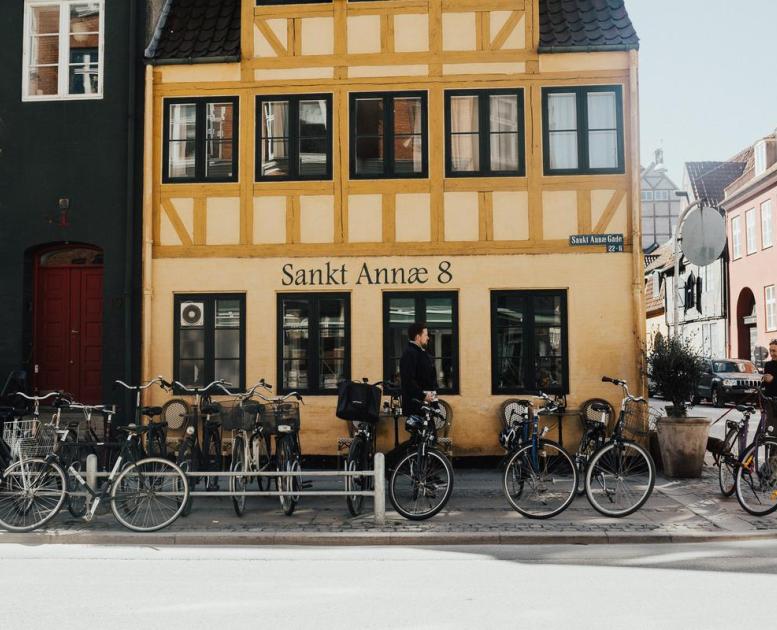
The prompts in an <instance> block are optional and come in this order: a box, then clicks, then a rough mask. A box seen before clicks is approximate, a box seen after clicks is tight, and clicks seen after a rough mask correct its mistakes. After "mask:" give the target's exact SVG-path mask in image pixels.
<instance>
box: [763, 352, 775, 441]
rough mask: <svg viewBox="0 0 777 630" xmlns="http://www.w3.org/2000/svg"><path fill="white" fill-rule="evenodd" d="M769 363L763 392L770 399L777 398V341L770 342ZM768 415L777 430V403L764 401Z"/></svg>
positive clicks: (765, 368) (765, 365)
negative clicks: (776, 409) (776, 408)
mask: <svg viewBox="0 0 777 630" xmlns="http://www.w3.org/2000/svg"><path fill="white" fill-rule="evenodd" d="M769 359H770V360H769V361H767V362H766V363H764V377H763V382H764V386H763V392H764V394H765V395H766V396H769V397H770V398H773V397H774V398H777V339H772V340H771V341H770V342H769ZM764 404H765V405H766V415H767V417H768V418H769V424H770V425H771V426H772V427H775V429H776V430H777V414H775V401H774V400H769V401H764Z"/></svg>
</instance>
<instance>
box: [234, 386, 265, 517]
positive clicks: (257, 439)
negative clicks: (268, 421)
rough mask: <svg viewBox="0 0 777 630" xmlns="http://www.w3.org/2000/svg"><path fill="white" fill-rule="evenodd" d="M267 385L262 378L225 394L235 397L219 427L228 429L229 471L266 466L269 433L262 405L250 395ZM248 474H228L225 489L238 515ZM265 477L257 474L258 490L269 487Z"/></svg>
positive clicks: (253, 469)
mask: <svg viewBox="0 0 777 630" xmlns="http://www.w3.org/2000/svg"><path fill="white" fill-rule="evenodd" d="M260 387H261V388H264V389H267V390H270V389H271V387H272V386H271V385H269V384H268V383H265V381H264V379H262V380H261V381H259V382H258V383H257V384H256V385H254V386H253V387H251V388H250V389H249V390H248V391H246V392H244V393H241V394H233V393H232V392H229V391H228V390H226V389H225V390H224V391H225V393H226V394H228V395H230V396H232V397H234V398H236V399H237V404H236V405H235V407H233V409H232V412H231V413H230V414H229V415H227V416H226V417H225V418H224V419H223V420H222V423H221V425H222V430H224V431H231V432H232V464H231V466H230V471H231V472H244V473H250V472H266V471H267V469H268V468H269V467H270V463H271V460H270V437H269V435H268V434H266V433H265V430H264V426H263V425H262V423H261V411H262V406H261V405H260V404H258V402H257V401H255V400H253V399H252V396H254V395H255V392H256V390H257V389H258V388H260ZM249 479H250V477H240V476H230V478H229V490H230V493H232V506H233V507H234V509H235V513H236V514H237V515H238V516H243V514H245V506H246V496H245V494H241V493H244V492H245V490H246V487H247V486H248V480H249ZM265 479H266V477H262V476H257V477H256V480H257V483H258V485H259V490H265V488H266V487H269V481H267V482H266V485H265Z"/></svg>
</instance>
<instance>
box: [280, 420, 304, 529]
mask: <svg viewBox="0 0 777 630" xmlns="http://www.w3.org/2000/svg"><path fill="white" fill-rule="evenodd" d="M291 442H292V438H291V435H287V436H285V437H284V438H283V440H282V441H281V446H280V448H279V449H278V463H277V465H278V470H279V471H285V472H297V471H300V470H301V469H302V467H301V465H300V462H299V457H298V456H297V454H296V449H295V448H294V446H293V445H292V443H291ZM301 483H302V479H301V478H300V477H298V476H296V475H294V476H283V477H277V478H276V487H277V488H278V489H279V490H281V491H282V492H299V488H300V484H301ZM280 500H281V508H282V509H283V513H284V514H285V515H286V516H291V515H292V514H294V510H295V508H296V507H297V502H298V501H299V495H294V494H284V495H281V497H280Z"/></svg>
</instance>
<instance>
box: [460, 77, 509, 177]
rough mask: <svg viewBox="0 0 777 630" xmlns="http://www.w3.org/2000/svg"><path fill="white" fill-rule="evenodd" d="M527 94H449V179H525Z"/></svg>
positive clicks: (506, 91)
mask: <svg viewBox="0 0 777 630" xmlns="http://www.w3.org/2000/svg"><path fill="white" fill-rule="evenodd" d="M523 145H524V138H523V90H516V89H512V90H478V91H472V90H455V91H453V90H451V91H448V92H446V93H445V155H446V162H445V172H446V175H447V176H448V177H456V176H462V175H463V176H470V177H471V176H477V175H483V176H494V175H513V176H515V175H523V174H524V161H523Z"/></svg>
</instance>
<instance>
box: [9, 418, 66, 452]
mask: <svg viewBox="0 0 777 630" xmlns="http://www.w3.org/2000/svg"><path fill="white" fill-rule="evenodd" d="M3 441H4V442H5V443H6V444H7V445H8V448H10V449H11V453H13V454H14V455H16V454H18V455H19V456H21V458H22V459H27V458H30V457H45V456H46V455H48V454H49V453H51V452H52V451H53V450H54V446H55V444H56V443H57V432H56V430H55V428H54V425H51V424H42V423H41V422H40V420H14V421H13V422H7V423H6V424H5V426H4V427H3Z"/></svg>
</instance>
